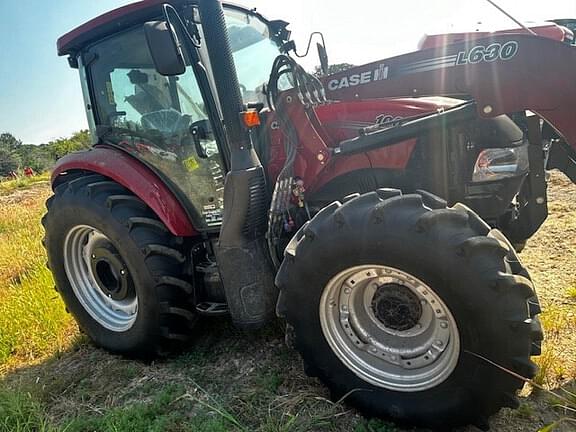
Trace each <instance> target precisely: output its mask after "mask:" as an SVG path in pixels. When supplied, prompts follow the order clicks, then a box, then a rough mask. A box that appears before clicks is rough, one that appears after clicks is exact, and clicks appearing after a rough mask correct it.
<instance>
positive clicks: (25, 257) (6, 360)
mask: <svg viewBox="0 0 576 432" xmlns="http://www.w3.org/2000/svg"><path fill="white" fill-rule="evenodd" d="M48 195H49V191H48V190H46V189H42V190H41V191H40V192H36V193H35V194H34V195H33V196H27V197H23V198H22V199H21V200H18V201H14V202H12V201H8V202H7V203H2V206H1V207H0V371H1V370H2V369H3V368H5V367H7V366H10V365H11V364H20V363H22V362H33V361H35V360H38V359H41V358H43V357H45V356H47V355H50V354H53V353H55V352H57V351H59V350H61V349H63V348H64V347H65V346H67V341H68V339H69V336H70V329H71V326H72V320H71V318H70V317H69V316H68V315H67V314H66V312H65V310H64V306H63V304H62V301H61V300H60V297H59V296H58V294H57V293H56V291H54V281H53V279H52V275H51V273H50V271H49V270H48V269H47V268H46V265H45V263H46V255H45V252H44V248H43V247H42V244H41V239H42V236H43V229H42V226H41V224H40V218H41V216H42V214H43V213H44V200H45V198H47V197H48Z"/></svg>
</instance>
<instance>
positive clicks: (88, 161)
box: [52, 146, 198, 237]
mask: <svg viewBox="0 0 576 432" xmlns="http://www.w3.org/2000/svg"><path fill="white" fill-rule="evenodd" d="M71 170H85V171H92V172H94V173H98V174H102V175H103V176H106V177H109V178H111V179H112V180H114V181H115V182H117V183H119V184H121V185H122V186H124V187H126V188H127V189H129V190H130V191H132V193H134V195H136V196H137V197H138V198H140V199H141V200H142V201H144V202H145V203H146V205H148V207H150V208H151V209H152V210H153V211H154V213H156V215H157V216H158V217H159V218H160V220H161V221H162V222H164V225H166V227H167V228H168V229H169V230H170V232H171V233H172V234H174V235H176V236H184V237H190V236H195V235H197V234H198V232H197V231H196V230H195V229H194V227H193V226H192V223H191V222H190V220H189V219H188V216H187V215H186V211H185V210H184V208H183V207H182V205H181V204H180V202H178V200H177V199H176V197H175V196H174V194H173V193H172V192H171V191H170V189H168V187H167V186H166V185H165V184H164V183H163V182H162V180H160V178H159V177H158V176H157V175H156V174H154V173H153V172H152V171H151V170H150V169H149V168H147V167H146V166H144V165H143V164H142V163H141V162H138V160H136V159H134V158H133V157H131V156H129V155H127V154H126V153H124V152H122V151H120V150H116V149H114V148H111V147H107V146H98V147H95V148H93V149H90V150H88V151H85V152H80V153H72V154H69V155H67V156H64V157H63V158H62V159H60V160H59V161H58V163H57V164H56V167H55V168H54V171H53V172H52V184H54V182H55V181H56V180H57V178H58V176H59V175H60V174H62V173H65V172H66V171H71Z"/></svg>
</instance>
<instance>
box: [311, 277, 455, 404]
mask: <svg viewBox="0 0 576 432" xmlns="http://www.w3.org/2000/svg"><path fill="white" fill-rule="evenodd" d="M320 323H321V326H322V331H323V333H324V337H325V338H326V340H327V341H328V343H329V345H330V347H331V348H332V350H333V351H334V353H335V354H336V355H337V356H338V358H339V359H340V360H341V361H342V362H343V363H344V364H345V365H346V367H348V369H350V370H351V371H352V372H354V373H355V374H356V375H357V376H358V377H360V378H361V379H363V380H364V381H367V382H369V383H370V384H373V385H375V386H378V387H382V388H386V389H389V390H396V391H402V392H416V391H423V390H427V389H430V388H432V387H435V386H437V385H439V384H440V383H442V382H443V381H444V380H446V378H448V377H449V376H450V374H451V373H452V371H453V370H454V368H455V367H456V364H457V363H458V357H459V353H460V338H459V335H458V327H457V326H456V321H455V319H454V317H453V316H452V313H451V312H450V310H449V309H448V307H447V306H446V305H445V304H444V302H443V301H442V299H441V298H440V297H439V296H438V295H437V294H436V293H435V292H434V291H433V290H432V289H431V288H430V287H429V286H428V285H426V284H425V283H424V282H422V281H420V280H419V279H417V278H415V277H414V276H412V275H410V274H408V273H405V272H403V271H401V270H398V269H396V268H393V267H386V266H381V265H365V266H358V267H353V268H349V269H347V270H344V271H342V272H341V273H339V274H338V275H336V276H335V277H334V278H332V279H331V280H330V282H328V284H327V285H326V288H325V289H324V292H323V294H322V297H321V300H320Z"/></svg>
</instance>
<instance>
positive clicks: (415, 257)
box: [277, 189, 541, 428]
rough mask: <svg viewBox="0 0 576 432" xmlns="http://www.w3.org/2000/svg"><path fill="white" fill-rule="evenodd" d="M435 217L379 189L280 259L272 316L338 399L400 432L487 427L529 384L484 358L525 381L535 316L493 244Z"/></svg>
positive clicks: (410, 199) (450, 217)
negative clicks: (399, 426)
mask: <svg viewBox="0 0 576 432" xmlns="http://www.w3.org/2000/svg"><path fill="white" fill-rule="evenodd" d="M423 200H424V202H423ZM439 207H440V206H439V201H438V200H434V199H431V198H430V196H429V195H427V194H423V195H422V196H421V195H405V196H402V195H401V194H400V192H399V191H395V190H387V189H382V190H379V191H377V192H373V193H369V194H365V195H362V196H352V197H349V198H348V199H346V200H345V203H344V204H340V203H339V202H336V203H333V204H331V205H330V206H328V207H326V208H325V209H323V210H322V211H321V212H320V213H318V214H317V215H316V217H315V218H314V219H312V221H311V222H310V223H308V224H307V225H306V226H304V227H303V228H302V229H301V230H300V231H299V233H298V234H297V235H296V236H295V238H294V239H293V240H292V242H291V243H290V245H289V246H288V247H287V249H286V253H285V259H284V262H283V263H282V266H281V268H280V271H279V273H278V276H277V284H278V286H279V287H280V289H281V294H280V300H279V303H278V312H279V313H280V314H281V315H283V316H285V318H286V321H287V323H288V324H289V325H290V326H292V327H293V328H294V334H295V346H296V348H297V349H298V351H300V353H301V355H302V357H303V359H304V362H305V366H306V370H307V371H308V372H309V373H310V374H311V375H314V376H318V377H319V378H320V379H321V380H322V381H323V382H324V383H326V385H327V386H328V387H329V388H330V390H331V391H332V394H333V397H334V398H340V397H343V396H346V401H347V402H349V403H350V404H351V405H354V406H355V407H357V408H358V409H359V410H360V411H362V412H363V413H365V414H367V415H369V416H378V417H388V418H392V419H394V420H396V421H398V422H401V423H410V424H414V425H420V426H427V427H439V428H448V427H452V426H457V425H463V424H469V423H473V424H476V425H478V426H481V427H485V426H486V425H487V418H488V417H489V416H490V415H492V414H494V413H495V412H497V411H498V410H499V409H500V408H501V407H503V406H509V407H514V406H516V404H517V400H516V391H517V390H518V389H519V388H521V386H522V384H523V383H522V381H521V380H518V379H516V378H514V377H513V376H511V375H509V374H506V373H504V372H502V371H501V370H499V369H497V368H495V367H494V366H491V365H490V364H489V363H487V362H485V361H484V360H482V359H481V358H479V357H478V356H482V357H485V358H486V359H489V360H490V361H493V362H495V363H497V364H499V365H502V366H504V367H506V368H509V369H511V370H513V371H515V372H517V373H519V374H521V375H523V376H526V377H532V376H533V375H534V374H535V372H536V366H535V365H534V363H532V362H531V361H530V355H531V354H532V353H534V351H536V349H535V348H534V346H535V344H538V343H539V340H540V339H541V331H540V330H539V329H540V326H539V322H538V320H537V318H536V316H535V315H536V314H537V313H538V312H539V308H534V307H530V302H531V301H533V299H535V294H534V292H533V287H532V283H531V281H530V280H529V278H528V277H526V276H527V274H526V272H525V270H524V269H523V268H522V267H521V265H519V263H518V261H516V259H517V257H516V255H515V253H514V251H513V250H510V246H509V243H507V242H506V241H503V240H502V238H501V234H500V233H498V232H496V231H494V230H490V228H489V227H488V226H487V225H486V224H485V223H484V222H483V221H482V220H481V219H480V218H478V216H476V215H475V214H474V213H473V212H472V211H471V210H469V209H467V208H465V207H463V206H456V208H452V209H446V208H439ZM509 260H510V262H509ZM520 273H522V274H523V275H522V274H520Z"/></svg>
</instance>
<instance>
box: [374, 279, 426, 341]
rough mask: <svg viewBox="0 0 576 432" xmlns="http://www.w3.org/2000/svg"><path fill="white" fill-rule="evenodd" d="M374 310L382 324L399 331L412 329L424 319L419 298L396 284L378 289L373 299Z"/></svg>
mask: <svg viewBox="0 0 576 432" xmlns="http://www.w3.org/2000/svg"><path fill="white" fill-rule="evenodd" d="M372 310H373V312H374V315H375V316H376V318H377V319H378V320H379V321H380V322H381V323H382V324H384V325H385V326H386V327H388V328H391V329H393V330H398V331H404V330H408V329H411V328H412V327H414V326H415V325H416V324H418V321H419V320H420V318H421V317H422V304H421V303H420V300H419V299H418V296H416V295H415V294H414V293H413V292H412V291H410V289H409V288H407V287H405V286H403V285H398V284H394V283H392V284H385V285H382V286H380V287H378V289H377V290H376V293H375V294H374V297H373V298H372Z"/></svg>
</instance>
